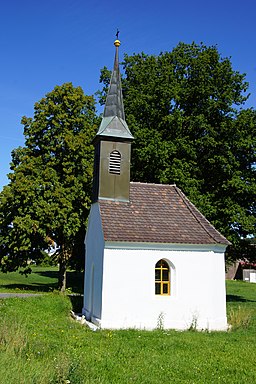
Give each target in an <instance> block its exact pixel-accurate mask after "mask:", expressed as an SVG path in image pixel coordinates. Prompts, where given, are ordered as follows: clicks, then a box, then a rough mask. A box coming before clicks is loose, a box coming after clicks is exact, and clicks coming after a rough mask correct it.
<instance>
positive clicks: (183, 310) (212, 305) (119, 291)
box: [86, 245, 227, 330]
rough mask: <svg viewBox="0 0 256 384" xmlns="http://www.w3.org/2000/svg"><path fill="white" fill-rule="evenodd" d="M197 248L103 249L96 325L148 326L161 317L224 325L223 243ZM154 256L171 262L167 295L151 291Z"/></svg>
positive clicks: (169, 322) (184, 323)
mask: <svg viewBox="0 0 256 384" xmlns="http://www.w3.org/2000/svg"><path fill="white" fill-rule="evenodd" d="M107 246H108V245H107ZM109 247H110V246H109ZM191 247H192V249H193V246H191ZM202 248H204V249H203V250H201V251H200V250H198V249H197V250H196V249H194V250H190V251H189V250H184V249H183V250H178V249H179V247H176V249H175V250H160V249H158V250H150V249H111V248H108V249H105V251H104V262H103V263H104V265H103V271H104V276H103V286H102V311H101V321H100V323H101V327H102V328H117V329H118V328H145V329H153V328H156V327H157V325H158V323H159V321H160V320H161V325H163V326H164V327H165V328H176V329H187V328H189V327H190V326H191V325H192V324H193V323H196V325H197V327H198V328H199V329H206V328H207V329H209V330H211V329H216V330H224V329H226V326H227V322H226V296H225V295H226V292H225V265H224V254H223V252H224V247H222V249H221V252H219V251H218V250H217V252H216V251H214V250H212V251H209V250H208V251H207V250H205V247H202ZM160 259H165V260H167V261H168V262H169V264H170V266H171V295H170V296H160V295H155V284H154V282H155V264H156V262H157V261H158V260H160ZM86 289H87V288H86Z"/></svg>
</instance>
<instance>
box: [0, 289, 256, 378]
mask: <svg viewBox="0 0 256 384" xmlns="http://www.w3.org/2000/svg"><path fill="white" fill-rule="evenodd" d="M255 300H256V284H255V285H253V284H249V283H241V282H228V313H229V317H230V319H231V318H232V316H233V317H235V316H237V317H238V318H239V317H240V318H243V316H242V315H241V313H242V311H245V313H246V311H247V312H248V311H249V312H248V313H250V321H249V322H246V323H245V324H243V322H242V323H241V324H239V326H237V327H232V329H231V330H230V331H229V332H211V333H207V332H190V331H185V332H176V331H173V330H170V331H166V330H163V329H162V327H158V329H156V330H155V331H152V332H147V331H137V330H124V331H109V330H101V331H97V332H92V331H90V330H89V329H87V328H86V327H85V326H82V325H81V324H79V323H77V322H75V321H74V320H72V319H71V317H70V316H69V312H70V309H71V307H72V304H71V301H70V299H69V298H68V297H67V296H65V295H60V294H58V293H55V292H53V293H48V294H47V295H42V296H37V297H32V298H26V299H23V298H11V299H4V300H0V383H1V384H14V383H15V384H17V383H19V384H23V383H24V384H25V383H26V384H57V383H60V384H68V383H70V384H91V383H97V384H99V383H102V384H111V383H113V384H114V383H120V384H126V383H138V384H151V383H152V384H155V383H160V382H161V383H170V382H172V383H177V384H179V383H189V384H192V383H200V384H201V383H202V384H208V383H209V384H210V383H211V384H212V383H213V384H214V383H221V384H222V383H230V384H231V383H232V384H235V383H241V384H243V383H250V384H253V383H255V382H256V371H255V355H256V345H255V334H256V306H255V304H256V302H255ZM232 313H236V314H237V313H238V315H232ZM156 327H157V324H156Z"/></svg>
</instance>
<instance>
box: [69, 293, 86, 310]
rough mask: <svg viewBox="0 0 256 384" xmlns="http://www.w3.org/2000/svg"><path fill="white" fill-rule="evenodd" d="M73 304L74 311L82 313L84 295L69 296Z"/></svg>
mask: <svg viewBox="0 0 256 384" xmlns="http://www.w3.org/2000/svg"><path fill="white" fill-rule="evenodd" d="M69 299H70V301H71V304H72V310H73V311H74V312H75V313H82V308H83V295H69Z"/></svg>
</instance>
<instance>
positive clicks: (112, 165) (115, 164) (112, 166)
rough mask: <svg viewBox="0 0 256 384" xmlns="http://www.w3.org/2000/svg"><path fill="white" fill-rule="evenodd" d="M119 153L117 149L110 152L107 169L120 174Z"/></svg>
mask: <svg viewBox="0 0 256 384" xmlns="http://www.w3.org/2000/svg"><path fill="white" fill-rule="evenodd" d="M120 169H121V154H120V152H118V151H117V150H114V151H112V152H111V153H110V156H109V166H108V171H109V173H112V174H114V175H120Z"/></svg>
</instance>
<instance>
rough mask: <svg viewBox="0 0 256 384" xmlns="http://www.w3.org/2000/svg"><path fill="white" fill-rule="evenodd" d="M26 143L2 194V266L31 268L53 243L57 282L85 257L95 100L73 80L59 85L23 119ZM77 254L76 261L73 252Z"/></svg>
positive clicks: (14, 154) (61, 282)
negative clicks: (29, 262)
mask: <svg viewBox="0 0 256 384" xmlns="http://www.w3.org/2000/svg"><path fill="white" fill-rule="evenodd" d="M22 124H23V126H24V135H25V146H24V147H20V148H17V149H16V150H14V151H13V152H12V163H11V169H12V173H10V174H9V180H10V182H9V184H8V185H7V186H5V187H4V189H3V191H2V193H1V194H0V199H1V200H0V204H1V205H0V225H1V233H0V257H1V268H2V270H3V271H14V270H16V269H17V268H19V267H24V268H25V271H26V270H27V261H28V259H34V260H37V259H40V258H41V257H42V254H43V253H44V251H45V250H47V249H51V248H52V247H55V256H56V257H57V261H58V263H59V287H60V289H61V290H65V284H66V268H67V266H68V265H69V264H72V265H74V263H75V264H77V262H78V261H79V260H81V259H80V258H79V257H78V255H80V256H81V255H82V253H83V247H82V246H81V244H82V243H83V241H84V234H85V225H86V219H87V216H88V211H89V207H90V195H91V182H92V172H93V166H92V165H93V146H92V145H91V141H92V139H93V137H94V135H95V132H96V127H97V117H96V114H95V102H94V99H93V97H91V96H85V95H84V93H83V91H82V89H81V88H80V87H77V88H75V87H74V86H73V85H72V84H71V83H66V84H63V85H62V86H56V87H55V88H54V90H53V91H52V92H50V93H48V94H47V95H46V96H45V98H43V99H41V100H40V101H39V102H37V103H36V104H35V108H34V117H33V118H28V117H23V118H22ZM74 254H75V255H76V257H77V259H76V260H75V261H74V259H73V260H72V255H74Z"/></svg>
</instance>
